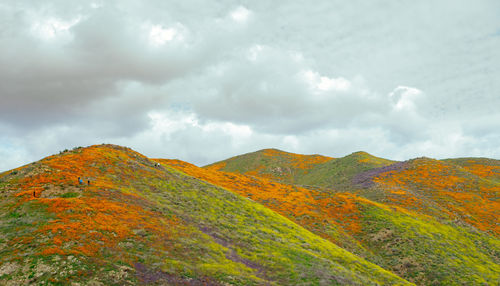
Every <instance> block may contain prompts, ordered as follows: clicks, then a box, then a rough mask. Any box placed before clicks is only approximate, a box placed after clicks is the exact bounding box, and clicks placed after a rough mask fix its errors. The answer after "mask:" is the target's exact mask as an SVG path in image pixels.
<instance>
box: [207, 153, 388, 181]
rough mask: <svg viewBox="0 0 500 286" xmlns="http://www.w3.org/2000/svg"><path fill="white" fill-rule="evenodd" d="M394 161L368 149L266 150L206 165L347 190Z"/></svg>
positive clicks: (219, 169) (209, 167)
mask: <svg viewBox="0 0 500 286" xmlns="http://www.w3.org/2000/svg"><path fill="white" fill-rule="evenodd" d="M392 163H394V161H391V160H387V159H383V158H378V157H375V156H373V155H370V154H368V153H366V152H355V153H352V154H350V155H348V156H345V157H342V158H338V159H335V158H330V157H326V156H321V155H300V154H294V153H288V152H284V151H281V150H277V149H264V150H261V151H257V152H253V153H248V154H244V155H240V156H236V157H232V158H229V159H227V160H223V161H220V162H216V163H214V164H210V165H207V166H205V167H204V168H206V169H210V170H217V171H224V172H231V173H240V174H245V175H252V176H258V177H264V178H268V179H272V180H275V181H279V182H283V183H287V184H297V185H311V186H315V187H329V188H336V189H344V188H349V187H350V186H351V180H352V178H353V177H354V176H355V175H356V174H357V173H359V172H362V171H365V170H369V169H373V168H376V167H381V166H387V165H390V164H392Z"/></svg>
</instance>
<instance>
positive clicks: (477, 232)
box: [166, 151, 500, 285]
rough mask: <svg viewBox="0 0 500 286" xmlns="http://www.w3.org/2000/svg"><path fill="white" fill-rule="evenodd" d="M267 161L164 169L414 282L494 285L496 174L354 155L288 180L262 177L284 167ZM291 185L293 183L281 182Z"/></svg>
mask: <svg viewBox="0 0 500 286" xmlns="http://www.w3.org/2000/svg"><path fill="white" fill-rule="evenodd" d="M260 153H262V152H256V153H249V154H246V155H243V156H244V157H245V158H244V159H245V161H247V162H255V161H258V160H256V159H255V158H252V156H255V157H258V156H262V154H260ZM274 154H275V156H278V158H276V159H269V158H267V162H272V164H273V165H271V166H268V165H265V163H266V161H263V160H260V162H262V164H260V165H259V164H253V166H254V167H256V168H258V171H255V169H254V170H252V169H251V168H248V166H247V167H246V168H245V169H238V168H234V166H238V164H241V163H240V161H241V160H242V159H241V156H240V157H234V158H230V159H228V160H225V161H222V163H215V164H213V165H209V166H207V167H205V168H204V170H203V169H200V168H197V167H195V166H192V165H189V164H185V163H184V164H183V163H179V162H170V163H169V162H166V163H167V164H170V165H171V166H174V167H176V168H178V169H180V170H182V171H183V172H186V173H188V174H190V175H193V176H196V177H198V178H200V179H203V180H206V181H209V182H212V183H214V184H219V185H221V186H224V187H226V188H228V189H230V190H232V191H234V192H237V193H239V194H242V195H244V196H247V197H249V198H252V199H253V200H255V201H257V202H260V203H262V204H263V205H265V206H267V207H269V208H271V209H273V210H275V211H277V212H279V213H280V214H282V215H284V216H287V217H288V218H290V219H292V220H293V221H295V222H297V223H298V224H301V225H303V226H304V227H305V228H307V229H309V230H311V231H312V232H314V233H317V234H318V235H320V236H322V237H325V238H326V239H329V240H330V241H332V242H334V243H336V244H338V245H341V246H342V247H344V248H346V249H348V250H349V251H351V252H353V253H356V254H358V255H360V256H363V257H365V258H366V259H367V260H369V261H371V262H374V263H376V264H378V265H380V266H382V267H384V268H386V269H389V270H391V271H393V272H394V273H396V274H398V275H400V276H401V277H403V278H405V279H407V280H409V281H412V282H415V283H417V284H420V285H433V284H442V285H455V284H473V285H477V284H481V283H486V284H490V285H495V284H496V282H497V281H499V279H500V274H499V273H500V266H499V262H500V240H499V239H498V237H499V233H498V226H499V219H498V218H499V217H500V214H499V211H500V206H499V205H498V198H499V197H500V196H499V190H500V189H499V187H500V185H499V184H498V183H496V182H495V180H492V179H491V177H493V178H494V175H495V174H494V172H495V171H484V170H483V169H482V168H481V167H480V166H477V165H478V164H473V165H474V166H475V167H473V170H474V171H473V172H471V171H470V169H467V168H466V167H462V166H460V165H459V163H457V162H462V161H463V160H462V159H454V160H443V161H439V160H434V159H429V158H418V159H413V160H409V161H405V162H394V161H390V160H386V159H382V158H377V157H374V156H371V155H369V154H367V153H364V152H357V153H353V154H351V155H349V156H346V157H343V158H339V159H331V160H328V161H326V162H319V163H317V164H310V165H309V166H308V169H307V171H308V172H307V173H302V174H300V176H297V175H296V176H294V177H293V180H289V179H288V178H284V177H282V176H276V175H274V176H273V175H271V176H270V175H269V174H270V173H271V172H268V171H267V170H271V171H272V170H276V169H277V168H281V169H283V168H288V167H289V162H287V161H286V160H283V159H281V158H280V157H281V156H282V154H287V155H286V156H290V155H288V154H289V153H286V152H279V151H278V152H274ZM265 156H268V157H269V156H272V155H265ZM292 156H293V155H292ZM468 161H471V160H468ZM487 162H488V164H484V165H485V166H487V167H486V168H485V169H486V170H496V169H495V168H494V166H497V165H495V164H494V160H488V161H487ZM280 164H282V165H280ZM469 165H470V164H469ZM214 166H219V167H218V168H214ZM220 166H222V167H220ZM225 166H233V167H232V168H233V169H228V168H227V167H225ZM492 166H493V167H492ZM217 170H219V171H217ZM220 170H224V171H220ZM228 170H229V171H230V170H233V172H234V173H229V172H225V171H228ZM492 173H493V174H492ZM242 174H246V175H242ZM271 174H272V173H271ZM295 174H297V173H295ZM478 174H479V175H478ZM311 178H314V180H313V179H311ZM485 178H486V179H485ZM290 181H291V182H296V183H295V185H287V184H283V183H285V182H290ZM297 182H300V183H304V182H307V185H301V184H299V183H297ZM314 184H316V185H314ZM335 226H336V227H340V228H341V230H343V231H344V232H343V233H346V234H348V235H350V236H351V239H349V238H346V237H345V236H342V235H339V233H340V234H342V231H337V232H333V231H332V229H335ZM327 230H328V231H327ZM332 233H334V234H332ZM353 240H354V241H353ZM356 242H357V243H356ZM479 257H480V258H479Z"/></svg>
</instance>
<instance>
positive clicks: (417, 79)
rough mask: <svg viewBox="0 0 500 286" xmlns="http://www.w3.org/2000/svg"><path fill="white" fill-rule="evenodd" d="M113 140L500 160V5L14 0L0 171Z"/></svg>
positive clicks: (161, 153)
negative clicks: (70, 149)
mask: <svg viewBox="0 0 500 286" xmlns="http://www.w3.org/2000/svg"><path fill="white" fill-rule="evenodd" d="M278 3H279V4H278ZM100 143H114V144H119V145H125V146H129V147H131V148H133V149H135V150H137V151H139V152H141V153H143V154H145V155H147V156H150V157H163V158H179V159H182V160H186V161H189V162H192V163H195V164H198V165H204V164H207V163H211V162H214V161H217V160H221V159H224V158H227V157H230V156H233V155H236V154H241V153H246V152H251V151H256V150H258V149H262V148H270V147H273V148H279V149H282V150H286V151H290V152H298V153H306V154H308V153H319V154H324V155H330V156H334V157H339V156H344V155H347V154H349V153H351V152H354V151H358V150H364V151H367V152H370V153H372V154H375V155H378V156H382V157H386V158H391V159H408V158H412V157H417V156H428V157H434V158H445V157H459V156H485V157H493V158H498V159H500V1H497V0H491V1H487V0H484V1H483V0H470V1H465V0H464V1H457V0H450V1H446V0H440V1H435V0H426V1H413V0H401V1H396V0H394V1H389V0H380V1H371V0H370V1H366V0H364V1H334V0H318V1H299V0H294V1H279V2H276V1H265V0H262V1H260V0H259V1H257V0H249V1H222V0H219V1H201V0H199V1H196V0H183V1H165V0H157V1H153V0H151V1H130V0H120V1H95V2H91V1H68V0H57V1H25V0H16V1H10V0H0V171H4V170H7V169H10V168H14V167H17V166H19V165H22V164H25V163H29V162H31V161H34V160H38V159H40V158H42V157H45V156H47V155H50V154H53V153H57V152H59V151H60V150H63V149H66V148H68V149H69V148H72V147H75V146H87V145H91V144H100Z"/></svg>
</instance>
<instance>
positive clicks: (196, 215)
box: [0, 145, 489, 285]
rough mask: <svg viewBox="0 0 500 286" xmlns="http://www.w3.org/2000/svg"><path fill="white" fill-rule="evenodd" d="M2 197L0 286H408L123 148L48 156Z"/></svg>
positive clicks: (6, 185)
mask: <svg viewBox="0 0 500 286" xmlns="http://www.w3.org/2000/svg"><path fill="white" fill-rule="evenodd" d="M79 177H80V178H82V179H83V181H84V182H83V184H80V183H79V181H78V178H79ZM0 190H1V200H0V210H1V212H0V213H1V214H2V215H0V284H4V285H23V284H39V285H43V284H54V285H65V284H70V283H80V284H92V285H102V284H104V285H132V284H171V285H337V284H348V285H406V284H409V283H408V282H407V281H405V280H403V279H401V278H399V277H398V276H396V275H394V274H392V273H391V272H389V271H386V270H384V269H382V268H381V267H379V266H377V265H375V264H373V263H370V262H367V261H366V260H364V259H363V258H360V257H358V256H356V255H354V254H352V253H350V252H348V251H346V250H344V249H342V248H340V247H338V246H337V245H335V244H334V243H332V242H331V241H329V240H325V239H323V238H321V237H319V236H317V235H315V234H313V233H311V232H310V231H308V230H306V229H304V228H302V227H301V226H299V225H297V224H296V223H293V222H292V221H290V220H288V219H286V218H285V217H283V216H281V215H279V214H277V213H275V212H273V211H271V210H269V209H268V208H265V207H264V206H262V205H260V204H258V203H256V202H253V201H252V200H249V199H246V198H244V197H242V196H240V195H238V194H235V193H234V192H230V191H228V190H226V189H223V188H221V187H219V186H216V185H214V184H210V183H207V182H206V181H201V180H199V179H197V178H194V177H192V176H188V175H186V174H184V173H182V172H179V171H177V170H175V169H174V168H171V167H169V166H165V165H161V166H157V165H156V162H154V161H152V160H150V159H148V158H146V157H145V156H143V155H141V154H139V153H137V152H134V151H132V150H130V149H128V148H124V147H119V146H114V145H96V146H91V147H88V148H77V149H74V150H71V151H66V152H62V153H61V154H58V155H54V156H50V157H47V158H45V159H43V160H40V161H38V162H34V163H32V164H29V165H26V166H23V167H20V168H17V169H14V170H12V171H9V172H5V173H2V174H0ZM480 255H481V254H480ZM479 257H481V256H479ZM478 259H481V258H478ZM483 267H484V266H483ZM486 271H489V268H488V266H486ZM485 275H489V274H488V272H486V274H485ZM75 285H76V284H75Z"/></svg>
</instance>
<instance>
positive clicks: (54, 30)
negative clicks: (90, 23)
mask: <svg viewBox="0 0 500 286" xmlns="http://www.w3.org/2000/svg"><path fill="white" fill-rule="evenodd" d="M81 19H82V17H81V16H78V17H75V18H73V19H71V20H69V21H65V20H62V19H58V18H53V17H49V18H46V19H40V20H37V21H35V22H33V23H32V26H31V31H32V33H33V34H34V35H35V36H36V37H39V38H41V39H43V40H51V39H54V38H61V37H66V38H68V37H69V36H70V35H71V34H70V32H69V30H70V28H71V27H73V26H74V25H76V24H77V23H78V22H80V21H81Z"/></svg>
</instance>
